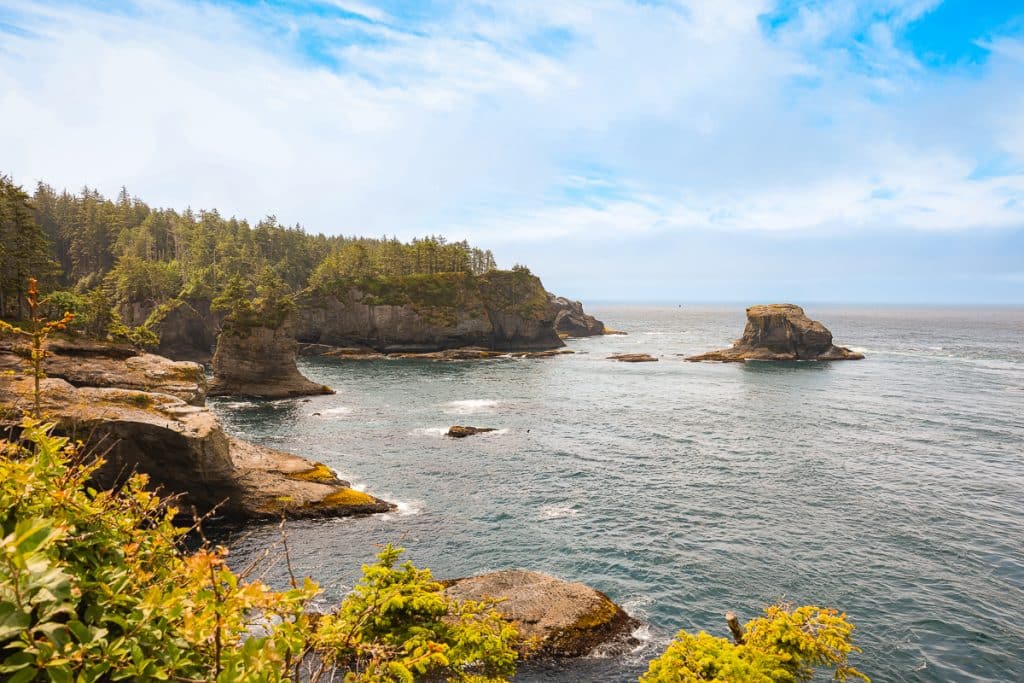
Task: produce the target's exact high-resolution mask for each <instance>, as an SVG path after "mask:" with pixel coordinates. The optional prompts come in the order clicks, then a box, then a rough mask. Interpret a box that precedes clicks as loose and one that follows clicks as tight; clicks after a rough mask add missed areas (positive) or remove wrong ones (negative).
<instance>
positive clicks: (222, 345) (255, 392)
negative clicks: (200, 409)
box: [209, 315, 334, 398]
mask: <svg viewBox="0 0 1024 683" xmlns="http://www.w3.org/2000/svg"><path fill="white" fill-rule="evenodd" d="M294 321H295V319H294V317H293V316H292V315H287V316H285V317H284V318H283V320H282V321H281V322H280V323H279V324H277V325H276V326H272V325H270V324H269V323H268V324H265V325H264V324H249V323H236V322H234V320H233V319H232V318H228V319H226V320H225V321H224V326H223V328H222V330H221V333H220V336H219V337H217V350H216V351H214V354H213V363H212V365H213V381H212V382H211V383H210V392H209V393H210V396H251V397H256V398H289V397H293V396H310V395H315V394H333V393H334V391H333V390H332V389H331V388H330V387H327V386H324V385H322V384H317V383H316V382H313V381H310V380H308V379H306V378H305V377H303V376H302V374H301V373H300V372H299V369H298V367H296V365H295V356H296V353H297V351H298V344H297V342H296V341H295V322H294Z"/></svg>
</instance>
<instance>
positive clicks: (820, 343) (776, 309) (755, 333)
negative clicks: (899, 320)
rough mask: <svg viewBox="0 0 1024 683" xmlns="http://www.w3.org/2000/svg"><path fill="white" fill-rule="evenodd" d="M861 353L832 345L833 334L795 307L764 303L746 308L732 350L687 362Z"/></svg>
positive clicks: (851, 356)
mask: <svg viewBox="0 0 1024 683" xmlns="http://www.w3.org/2000/svg"><path fill="white" fill-rule="evenodd" d="M862 358H864V355H863V354H860V353H857V352H855V351H851V350H850V349H847V348H845V347H842V346H835V345H834V344H833V343H832V333H831V332H829V331H828V329H827V328H826V327H825V326H824V325H822V324H821V323H820V322H818V321H817V320H811V319H810V318H808V317H807V315H805V314H804V309H802V308H800V307H799V306H796V305H794V304H764V305H759V306H751V307H750V308H748V309H747V326H746V328H745V329H744V330H743V336H742V337H741V338H740V339H738V340H736V342H735V343H734V344H733V345H732V347H731V348H728V349H722V350H720V351H711V352H709V353H704V354H700V355H698V356H690V357H688V358H687V359H686V360H688V361H721V362H725V363H729V362H741V361H747V360H775V361H792V360H860V359H862Z"/></svg>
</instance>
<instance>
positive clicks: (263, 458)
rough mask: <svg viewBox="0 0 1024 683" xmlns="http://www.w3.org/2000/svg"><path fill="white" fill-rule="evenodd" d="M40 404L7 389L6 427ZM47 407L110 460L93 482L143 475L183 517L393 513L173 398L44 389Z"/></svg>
mask: <svg viewBox="0 0 1024 683" xmlns="http://www.w3.org/2000/svg"><path fill="white" fill-rule="evenodd" d="M31 402H32V381H31V380H29V379H22V380H14V379H2V380H0V426H2V427H3V428H4V429H9V430H15V431H16V430H17V429H18V425H19V424H20V415H21V414H22V411H23V410H25V409H26V408H28V407H29V406H30V405H31ZM42 407H43V410H44V412H45V413H46V415H47V419H49V420H52V421H53V422H54V423H55V424H56V431H57V433H60V434H65V435H68V436H73V437H75V438H78V439H82V440H83V441H85V442H86V444H87V446H88V449H87V451H86V452H87V453H94V454H99V455H102V457H103V459H104V461H105V462H104V464H103V466H102V467H101V468H100V469H99V470H97V472H96V473H95V475H94V479H95V483H96V484H97V485H98V486H100V487H112V486H116V485H117V483H118V482H120V481H122V480H123V479H124V477H126V476H127V475H129V474H131V473H133V472H140V473H143V474H146V475H147V476H148V477H149V480H150V483H151V484H152V485H153V486H154V487H155V488H158V489H160V490H161V491H162V492H163V493H165V494H177V495H180V496H181V499H180V500H179V501H178V502H176V503H175V504H176V505H177V506H178V507H179V509H181V510H182V511H183V512H187V511H188V509H189V507H190V506H194V507H195V508H196V509H197V510H198V511H199V512H200V513H205V512H207V511H209V510H212V509H214V508H216V510H217V514H218V515H219V516H223V517H226V518H232V519H260V518H275V517H280V516H281V515H285V516H290V517H311V516H345V515H353V514H366V513H371V512H385V511H387V510H389V509H391V508H392V506H391V505H390V504H388V503H386V502H384V501H382V500H379V499H377V498H374V497H373V496H370V495H368V494H366V493H362V492H360V491H356V490H354V489H352V488H350V487H349V485H348V484H347V483H346V482H344V481H341V480H339V479H338V478H337V477H336V476H335V474H334V472H333V471H331V470H330V469H329V468H328V467H326V466H325V465H322V464H320V463H316V462H312V461H309V460H306V459H305V458H301V457H299V456H296V455H291V454H288V453H282V452H280V451H275V450H273V449H270V448H266V447H264V446H258V445H256V444H251V443H247V442H245V441H242V440H240V439H235V438H232V437H229V436H228V435H227V434H225V433H224V430H223V429H222V428H221V425H220V422H219V421H218V420H217V418H216V416H214V414H213V413H212V412H211V411H210V410H209V409H207V408H204V407H200V406H193V405H189V404H187V403H185V402H184V401H182V400H181V399H177V398H174V397H172V396H169V395H167V394H159V393H147V392H143V391H135V390H131V389H117V388H109V387H107V388H94V387H82V388H76V387H74V386H72V385H71V384H69V383H67V382H65V381H64V380H60V379H45V380H43V383H42Z"/></svg>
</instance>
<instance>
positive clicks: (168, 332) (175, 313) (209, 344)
mask: <svg viewBox="0 0 1024 683" xmlns="http://www.w3.org/2000/svg"><path fill="white" fill-rule="evenodd" d="M223 319H224V316H223V314H220V313H217V312H215V311H211V310H210V302H209V301H207V300H195V301H183V300H180V299H176V300H174V301H171V302H168V303H166V304H164V305H163V306H161V307H160V308H159V309H158V311H157V312H156V313H155V314H154V315H153V319H152V322H151V323H150V328H151V329H152V330H153V332H155V333H156V334H157V335H158V336H159V337H160V345H159V346H158V347H157V349H156V351H157V353H159V354H160V355H162V356H167V357H168V358H174V359H175V360H191V361H197V362H199V363H208V362H209V361H210V354H211V353H212V349H213V347H214V344H216V343H217V330H218V328H219V327H220V325H221V322H222V321H223Z"/></svg>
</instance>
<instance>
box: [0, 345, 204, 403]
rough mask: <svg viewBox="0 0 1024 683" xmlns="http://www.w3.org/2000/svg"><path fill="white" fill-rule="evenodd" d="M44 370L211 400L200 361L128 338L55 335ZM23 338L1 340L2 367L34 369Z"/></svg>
mask: <svg viewBox="0 0 1024 683" xmlns="http://www.w3.org/2000/svg"><path fill="white" fill-rule="evenodd" d="M46 352H47V356H46V359H45V360H44V361H43V372H44V373H45V374H46V376H47V377H54V378H58V379H62V380H64V381H66V382H68V383H69V384H72V385H74V386H76V387H117V388H121V389H137V390H139V391H154V392H159V393H162V394H169V395H171V396H176V397H177V398H180V399H182V400H183V401H185V402H186V403H191V404H192V405H200V406H201V405H203V403H204V402H205V400H206V373H205V372H204V371H203V368H202V366H201V365H199V364H198V363H191V362H187V361H172V360H169V359H167V358H164V357H163V356H157V355H154V354H151V353H142V352H140V351H137V350H136V349H134V348H132V347H131V346H128V345H124V344H109V343H105V342H96V341H90V340H86V339H75V340H67V339H53V340H51V341H50V342H48V343H47V345H46ZM30 354H31V351H30V349H29V347H28V345H27V344H25V343H24V342H22V341H20V340H17V341H14V340H12V341H8V342H3V343H0V370H15V371H24V372H28V371H29V367H30V366H29V362H28V358H29V357H30Z"/></svg>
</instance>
